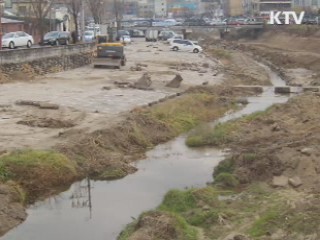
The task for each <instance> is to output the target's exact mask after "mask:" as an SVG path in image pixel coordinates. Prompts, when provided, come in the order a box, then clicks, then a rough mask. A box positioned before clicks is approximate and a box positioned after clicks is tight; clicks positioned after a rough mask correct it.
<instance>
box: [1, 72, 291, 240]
mask: <svg viewBox="0 0 320 240" xmlns="http://www.w3.org/2000/svg"><path fill="white" fill-rule="evenodd" d="M266 70H268V72H269V76H270V79H271V80H272V83H273V85H277V86H283V85H285V84H284V82H283V81H282V79H280V78H279V77H278V76H277V75H276V74H274V73H273V72H272V71H271V70H270V69H269V68H267V67H266ZM288 97H289V96H277V95H275V94H274V88H273V87H266V88H264V91H263V93H262V94H261V95H259V96H255V97H249V98H248V100H249V104H247V105H246V106H245V107H244V108H243V109H241V110H239V111H237V112H234V113H231V114H228V115H225V116H224V117H222V118H220V119H219V120H217V121H215V122H214V123H217V122H226V121H228V120H231V119H235V118H239V117H241V116H243V115H246V114H250V113H253V112H256V111H263V110H265V109H266V108H268V107H269V106H271V105H273V104H275V103H285V102H286V101H287V100H288ZM185 139H186V135H185V134H184V135H181V136H179V137H177V138H175V139H174V140H172V141H169V142H167V143H165V144H161V145H158V146H157V147H155V148H154V149H152V150H150V151H148V152H147V153H146V159H144V160H141V161H138V162H136V163H135V166H136V167H137V168H138V169H139V170H138V171H137V172H136V173H134V174H131V175H129V176H126V177H125V178H123V179H119V180H113V181H92V180H89V179H85V180H83V181H81V182H76V183H74V184H73V185H72V186H71V187H70V189H69V190H67V191H65V192H63V193H60V194H59V195H56V196H54V197H50V198H48V199H46V200H44V201H39V202H36V203H35V204H34V205H32V206H30V207H29V208H28V210H27V213H28V218H27V220H26V221H25V222H23V223H22V224H21V225H19V226H18V227H16V228H14V229H12V230H11V231H10V232H8V233H7V234H6V235H5V236H3V237H2V238H0V239H1V240H44V239H45V240H57V239H61V240H88V239H90V240H115V239H116V238H117V236H118V234H119V233H120V232H121V230H123V229H124V227H125V226H126V224H128V223H130V222H132V220H133V219H135V218H138V216H139V215H140V214H141V213H142V212H144V211H147V210H150V209H154V208H156V207H157V206H158V205H159V204H160V203H161V201H162V199H163V197H164V195H165V194H166V192H168V191H169V190H171V189H186V188H192V187H204V186H206V183H207V182H212V173H213V168H214V167H215V166H216V165H217V164H218V163H219V162H220V161H221V160H223V158H224V153H223V152H222V151H221V150H219V149H216V148H188V147H187V146H186V145H185Z"/></svg>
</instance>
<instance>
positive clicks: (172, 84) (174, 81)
mask: <svg viewBox="0 0 320 240" xmlns="http://www.w3.org/2000/svg"><path fill="white" fill-rule="evenodd" d="M182 81H183V78H182V77H181V75H180V74H176V76H175V77H174V78H173V79H172V80H171V81H170V82H168V83H167V84H166V87H170V88H179V87H180V85H181V82H182Z"/></svg>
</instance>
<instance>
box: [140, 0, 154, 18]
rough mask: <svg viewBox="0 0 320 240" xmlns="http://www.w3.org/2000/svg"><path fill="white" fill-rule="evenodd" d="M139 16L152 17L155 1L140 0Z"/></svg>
mask: <svg viewBox="0 0 320 240" xmlns="http://www.w3.org/2000/svg"><path fill="white" fill-rule="evenodd" d="M138 16H139V17H140V18H152V17H153V16H154V2H153V1H150V0H138Z"/></svg>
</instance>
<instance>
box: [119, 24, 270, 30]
mask: <svg viewBox="0 0 320 240" xmlns="http://www.w3.org/2000/svg"><path fill="white" fill-rule="evenodd" d="M264 26H265V25H263V24H250V25H213V26H209V25H202V26H187V25H182V26H169V27H160V26H150V27H147V26H141V27H139V26H134V27H124V29H125V30H130V29H138V30H147V29H158V30H161V29H164V28H166V29H172V30H182V29H206V28H207V29H233V28H235V29H262V28H264Z"/></svg>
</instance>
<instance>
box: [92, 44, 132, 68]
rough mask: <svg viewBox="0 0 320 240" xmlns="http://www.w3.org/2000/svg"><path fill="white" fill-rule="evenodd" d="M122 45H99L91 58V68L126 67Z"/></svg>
mask: <svg viewBox="0 0 320 240" xmlns="http://www.w3.org/2000/svg"><path fill="white" fill-rule="evenodd" d="M126 61H127V59H126V56H125V54H124V46H123V44H122V43H99V44H97V49H96V52H95V53H94V58H93V67H100V66H104V67H112V68H119V69H120V68H121V66H125V65H126Z"/></svg>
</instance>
